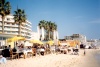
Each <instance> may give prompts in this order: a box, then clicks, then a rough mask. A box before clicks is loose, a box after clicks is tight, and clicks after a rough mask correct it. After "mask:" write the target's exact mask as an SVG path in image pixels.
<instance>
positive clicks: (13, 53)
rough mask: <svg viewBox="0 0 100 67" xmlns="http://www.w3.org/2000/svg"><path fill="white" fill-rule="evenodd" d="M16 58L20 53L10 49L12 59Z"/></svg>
mask: <svg viewBox="0 0 100 67" xmlns="http://www.w3.org/2000/svg"><path fill="white" fill-rule="evenodd" d="M14 58H15V59H16V58H18V59H19V54H18V53H16V52H13V50H10V59H11V60H12V59H14Z"/></svg>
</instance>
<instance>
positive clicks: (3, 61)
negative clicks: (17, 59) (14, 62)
mask: <svg viewBox="0 0 100 67" xmlns="http://www.w3.org/2000/svg"><path fill="white" fill-rule="evenodd" d="M6 62H7V60H6V58H5V57H3V56H2V55H0V64H1V63H6Z"/></svg>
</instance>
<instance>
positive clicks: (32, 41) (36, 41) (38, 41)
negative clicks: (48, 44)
mask: <svg viewBox="0 0 100 67" xmlns="http://www.w3.org/2000/svg"><path fill="white" fill-rule="evenodd" d="M30 42H31V43H38V44H43V42H41V41H40V40H30Z"/></svg>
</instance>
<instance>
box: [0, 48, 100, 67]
mask: <svg viewBox="0 0 100 67" xmlns="http://www.w3.org/2000/svg"><path fill="white" fill-rule="evenodd" d="M98 50H99V49H96V50H95V49H87V50H86V55H85V56H84V55H83V52H84V50H80V52H79V55H70V54H57V55H56V54H49V55H45V56H36V57H33V58H32V57H30V58H26V59H23V58H21V59H19V60H18V59H14V60H12V61H11V60H8V61H7V63H5V64H0V67H99V66H100V64H98V62H97V60H96V59H95V54H96V52H98Z"/></svg>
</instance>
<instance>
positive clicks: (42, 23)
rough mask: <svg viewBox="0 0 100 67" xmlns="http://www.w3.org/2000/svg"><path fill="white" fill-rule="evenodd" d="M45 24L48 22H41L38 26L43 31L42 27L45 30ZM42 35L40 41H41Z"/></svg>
mask: <svg viewBox="0 0 100 67" xmlns="http://www.w3.org/2000/svg"><path fill="white" fill-rule="evenodd" d="M45 24H46V21H45V20H41V21H40V23H39V24H38V26H39V28H40V29H42V27H43V28H44V30H45ZM41 37H42V35H40V39H41Z"/></svg>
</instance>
